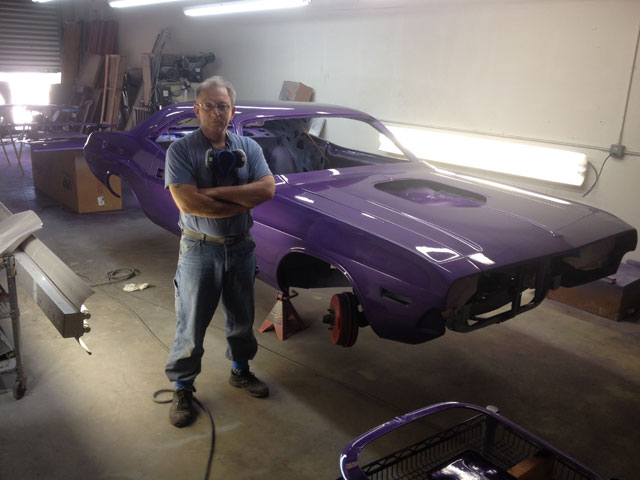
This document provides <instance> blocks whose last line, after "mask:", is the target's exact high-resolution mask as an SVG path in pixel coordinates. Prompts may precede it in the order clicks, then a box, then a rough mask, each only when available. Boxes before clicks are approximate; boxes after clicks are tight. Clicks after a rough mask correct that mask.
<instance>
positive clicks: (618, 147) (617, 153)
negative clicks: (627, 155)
mask: <svg viewBox="0 0 640 480" xmlns="http://www.w3.org/2000/svg"><path fill="white" fill-rule="evenodd" d="M624 149H625V146H624V145H622V144H619V143H612V144H611V146H610V147H609V154H610V155H611V156H612V157H616V158H622V157H624Z"/></svg>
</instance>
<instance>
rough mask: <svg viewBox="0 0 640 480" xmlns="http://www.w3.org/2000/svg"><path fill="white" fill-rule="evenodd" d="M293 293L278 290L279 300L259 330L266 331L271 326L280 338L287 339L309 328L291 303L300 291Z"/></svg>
mask: <svg viewBox="0 0 640 480" xmlns="http://www.w3.org/2000/svg"><path fill="white" fill-rule="evenodd" d="M292 292H293V293H292V294H290V295H289V294H285V293H284V292H278V301H277V302H276V304H275V305H274V306H273V308H272V309H271V312H269V315H268V316H267V318H265V319H264V321H263V322H262V325H260V328H258V331H259V332H266V331H267V330H270V329H271V328H273V329H275V331H276V336H277V337H278V340H285V339H286V338H288V337H289V336H291V335H293V334H294V333H296V332H298V331H300V330H304V329H305V328H307V326H308V325H306V324H305V323H304V322H303V321H302V319H301V318H300V315H298V312H296V309H295V308H294V306H293V304H292V303H291V299H292V298H294V297H297V296H298V292H296V291H292ZM292 318H293V319H295V323H294V324H292V323H291V322H290V320H291V319H292Z"/></svg>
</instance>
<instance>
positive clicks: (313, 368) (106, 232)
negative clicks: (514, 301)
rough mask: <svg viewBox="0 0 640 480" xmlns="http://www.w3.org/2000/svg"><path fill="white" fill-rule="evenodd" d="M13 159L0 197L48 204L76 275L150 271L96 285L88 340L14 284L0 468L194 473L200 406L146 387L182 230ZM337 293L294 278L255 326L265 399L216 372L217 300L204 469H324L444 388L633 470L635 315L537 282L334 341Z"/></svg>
mask: <svg viewBox="0 0 640 480" xmlns="http://www.w3.org/2000/svg"><path fill="white" fill-rule="evenodd" d="M23 163H24V164H25V174H24V175H22V174H21V172H20V170H19V169H18V167H17V165H16V161H15V158H13V159H12V164H11V165H10V166H9V165H7V164H6V163H5V162H4V159H3V158H0V179H1V181H0V201H2V202H3V203H4V204H5V205H6V206H7V207H8V208H9V209H10V210H11V211H13V212H19V211H23V210H27V209H32V210H34V211H35V212H36V213H37V214H38V215H39V216H40V217H41V219H42V220H43V221H44V229H43V230H42V231H40V232H39V233H38V234H37V236H38V237H39V238H40V239H41V240H43V241H44V242H45V243H46V244H47V245H48V246H49V248H51V249H52V250H53V251H54V252H55V253H56V254H57V255H58V256H59V257H60V258H61V259H63V260H64V261H65V262H66V263H67V264H68V265H69V266H70V267H71V268H72V269H73V270H75V271H76V272H77V273H78V274H79V275H81V276H82V277H84V278H86V280H87V281H88V283H90V284H97V283H102V282H104V281H106V279H105V274H106V273H107V272H109V271H111V270H114V269H117V268H122V267H129V268H134V269H137V270H138V271H139V274H138V275H137V276H136V277H135V279H133V280H132V281H135V282H138V283H142V282H149V283H150V285H151V286H150V288H148V289H146V290H143V291H139V292H134V293H126V292H123V291H122V290H121V287H122V284H115V285H103V286H97V287H95V294H94V295H93V296H91V297H90V298H89V299H88V301H87V303H86V305H87V307H88V309H89V310H90V311H91V314H92V318H91V320H90V324H91V326H92V331H91V332H90V333H89V334H87V335H85V337H84V338H85V341H86V343H87V344H88V346H89V347H90V348H91V349H92V350H93V352H94V353H93V355H91V356H89V355H87V354H86V353H85V352H84V351H83V350H82V349H81V348H80V346H79V345H78V344H77V343H76V342H75V340H73V339H63V338H61V337H60V336H59V335H58V332H57V330H56V329H55V328H54V327H53V326H52V325H51V324H50V323H49V321H48V320H47V319H46V317H45V316H44V315H43V314H42V312H41V311H40V310H39V309H38V307H37V306H36V305H35V304H34V302H33V301H32V300H30V298H29V297H27V295H26V293H25V292H24V291H22V290H21V291H20V295H19V301H20V309H21V310H20V311H21V325H22V346H23V352H24V363H25V366H26V370H27V378H28V387H27V392H26V395H25V396H24V398H22V399H21V400H18V401H16V400H15V399H14V398H13V396H12V394H11V388H12V386H13V379H12V376H11V375H6V376H2V377H0V479H3V480H12V479H20V480H28V479H50V480H54V479H76V478H78V479H80V478H82V479H109V480H125V479H127V480H128V479H174V478H180V479H201V478H204V472H205V467H206V462H207V455H208V452H209V446H210V439H211V426H210V423H209V421H208V419H207V418H206V417H205V415H202V414H201V415H200V416H199V418H198V420H197V421H196V423H195V424H193V425H192V426H190V427H187V428H184V429H177V428H175V427H173V426H171V425H170V424H169V422H168V418H167V417H168V409H169V407H168V405H160V404H156V403H154V402H153V401H152V394H153V392H155V391H156V390H158V389H161V388H168V387H170V384H169V382H168V381H167V380H166V378H165V376H164V371H163V367H164V362H165V360H166V356H167V352H166V348H167V346H168V345H170V344H171V342H172V339H173V332H174V326H175V318H174V311H173V286H172V276H173V273H174V269H175V264H176V257H177V246H178V238H177V237H175V236H173V235H172V234H170V233H168V232H166V231H164V230H162V229H160V228H159V227H157V226H155V225H154V224H152V223H151V222H150V221H149V220H147V219H146V217H145V216H144V214H143V213H142V212H141V210H140V209H139V208H137V206H136V205H135V203H134V201H133V200H132V198H131V197H130V196H127V197H125V203H124V209H123V210H122V211H119V212H113V213H100V214H82V215H80V214H76V213H74V212H72V211H71V210H69V209H67V208H65V207H63V206H61V205H60V204H59V203H57V202H56V201H54V200H53V199H51V198H49V197H47V196H45V195H44V194H42V193H40V192H38V191H36V190H35V189H34V187H33V182H32V177H31V166H30V161H29V158H28V152H26V154H25V156H24V157H23ZM332 293H333V292H330V291H320V290H317V291H312V292H305V291H301V292H300V296H299V297H298V298H296V299H295V300H294V304H295V306H296V307H297V309H298V311H299V313H300V314H301V316H302V317H303V318H304V319H306V321H307V322H308V323H309V324H310V327H309V328H308V329H307V330H304V331H302V332H299V333H298V334H296V335H294V336H293V337H291V338H290V339H288V340H286V341H284V342H280V341H278V340H277V338H276V336H275V335H274V333H273V332H271V333H257V337H258V341H259V343H260V351H259V353H258V356H257V357H256V359H255V361H254V362H253V363H252V367H253V369H254V371H255V372H256V373H257V374H258V376H259V377H260V378H261V379H263V380H264V381H266V382H268V383H269V385H270V387H271V396H270V397H269V398H267V399H254V398H251V397H250V396H248V395H247V394H246V393H245V392H243V391H240V390H238V389H235V388H233V387H231V386H229V385H228V384H227V376H228V372H229V363H228V362H227V360H225V358H224V337H223V322H222V319H221V315H220V314H219V313H216V316H215V318H214V321H213V323H212V326H211V328H210V329H209V333H208V337H207V339H206V345H205V347H206V350H207V352H206V354H205V362H204V369H203V373H202V374H201V375H200V376H199V377H198V382H197V387H198V393H197V396H198V398H199V399H200V400H201V401H202V402H204V403H205V404H206V405H207V406H208V407H209V409H210V410H211V412H212V414H213V419H214V422H215V456H214V461H213V469H212V475H211V478H215V479H221V478H225V479H275V478H277V479H280V480H288V479H291V480H294V479H295V480H299V479H312V478H313V479H316V478H317V479H320V478H321V479H335V478H337V477H338V476H339V472H338V457H339V454H340V451H341V450H342V448H343V447H344V446H345V445H346V444H347V443H348V442H349V441H350V440H352V439H353V438H354V437H356V436H358V435H359V434H361V433H363V432H365V431H367V430H369V429H370V428H372V427H374V426H376V425H379V424H381V423H383V422H385V421H387V420H389V419H391V418H392V417H394V416H396V415H399V414H403V413H406V412H409V411H412V410H414V409H417V408H420V407H424V406H426V405H430V404H433V403H436V402H442V401H450V400H455V401H465V402H470V403H474V404H478V405H483V406H484V405H489V404H492V405H497V406H498V407H500V410H501V413H502V414H503V415H504V416H505V417H507V418H509V419H511V420H513V421H515V422H516V423H518V424H519V425H521V426H523V427H524V428H527V429H529V430H531V431H533V432H535V433H536V434H538V435H539V436H541V437H542V438H544V439H546V440H547V441H549V442H551V443H552V444H553V445H554V446H556V447H557V448H559V449H561V450H563V451H565V452H566V453H568V454H569V455H571V456H573V457H574V458H576V459H577V460H579V461H582V462H584V463H585V464H587V465H589V466H590V467H591V468H592V469H594V470H596V471H597V472H599V473H601V474H602V475H603V476H604V477H614V476H615V477H618V478H621V479H627V480H633V479H637V478H639V477H640V475H639V474H638V472H639V471H640V458H639V456H638V455H637V449H638V445H640V409H639V401H640V326H639V325H638V323H637V322H620V323H615V322H612V321H610V320H606V319H604V318H600V317H597V316H593V315H590V314H587V313H584V312H581V311H578V310H575V309H573V308H571V307H567V306H565V305H562V304H559V303H554V302H553V301H550V300H548V301H546V302H544V303H543V304H542V305H541V306H540V307H539V308H537V309H535V310H533V311H531V312H528V313H527V314H524V315H522V316H520V317H518V318H516V319H513V320H510V321H509V322H507V323H505V324H502V325H496V326H493V327H490V328H487V329H484V330H481V331H478V332H475V333H471V334H458V333H453V332H448V333H447V334H446V335H445V336H444V337H442V338H440V339H437V340H435V341H433V342H430V343H425V344H422V345H417V346H410V345H404V344H400V343H394V342H390V341H386V340H382V339H380V338H378V337H376V336H375V334H373V332H372V331H371V330H370V329H361V331H360V336H359V339H358V342H357V343H356V345H355V346H354V347H353V348H350V349H346V348H342V347H337V346H334V345H333V344H331V342H330V340H329V335H328V332H327V330H326V328H325V326H324V325H323V323H322V322H321V318H322V314H323V313H324V312H325V310H326V308H327V306H328V302H329V298H330V296H331V294H332ZM256 297H257V301H256V310H257V316H256V328H257V327H258V326H259V325H260V323H261V321H262V319H263V318H264V317H265V316H266V315H267V313H268V311H269V309H270V308H271V306H272V305H273V303H274V300H275V291H274V290H273V289H271V288H270V287H268V286H267V285H265V284H263V283H261V282H257V284H256ZM6 325H7V324H6V323H4V324H3V326H4V327H5V330H6ZM434 428H435V427H434ZM426 429H427V426H425V425H424V424H423V425H417V426H416V427H415V428H414V429H413V430H409V431H407V432H406V434H403V435H399V437H402V438H397V439H394V440H393V441H390V442H388V443H390V444H394V445H395V443H398V447H399V446H400V445H399V443H400V442H406V441H409V439H410V438H411V437H416V438H417V437H420V436H426V435H425V433H424V432H425V431H426ZM411 440H413V438H411ZM384 448H385V449H386V448H388V447H387V446H385V447H384ZM387 451H388V450H384V449H383V447H376V448H375V449H373V450H372V451H371V452H370V453H369V455H370V456H371V458H378V457H379V456H382V454H383V453H387Z"/></svg>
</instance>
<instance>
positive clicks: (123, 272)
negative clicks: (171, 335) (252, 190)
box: [82, 268, 216, 480]
mask: <svg viewBox="0 0 640 480" xmlns="http://www.w3.org/2000/svg"><path fill="white" fill-rule="evenodd" d="M137 273H140V272H139V271H138V270H136V269H134V268H118V269H116V270H112V271H110V272H107V278H108V279H109V281H108V282H104V283H97V284H93V285H91V286H92V287H98V286H105V285H110V284H112V283H117V282H121V281H123V280H128V279H129V278H132V277H134V276H135V275H136V274H137ZM82 276H84V275H82ZM85 278H87V277H85ZM103 291H104V292H105V293H106V294H107V295H109V296H110V297H111V298H113V299H114V300H115V301H116V302H118V303H119V304H120V305H122V306H123V307H124V308H125V309H126V310H127V311H128V312H129V313H131V314H132V315H133V316H134V317H136V319H138V321H139V322H140V323H141V324H142V325H143V326H144V328H145V329H146V330H147V331H148V332H149V334H150V335H151V336H152V337H153V338H154V340H155V341H156V342H158V343H159V344H160V346H161V347H162V348H163V349H164V350H165V351H166V352H169V347H168V346H167V345H165V343H164V342H163V341H162V340H161V339H160V337H158V336H157V335H156V334H155V333H154V331H153V330H152V329H151V327H149V325H147V323H146V322H145V321H144V319H143V318H142V317H141V316H140V315H138V313H137V312H136V311H135V310H134V309H133V308H131V307H130V306H129V305H127V304H126V303H124V302H123V301H122V300H120V299H118V298H116V297H115V296H114V295H112V294H111V293H109V292H108V291H106V290H103ZM142 300H144V299H142ZM145 301H147V300H145ZM147 303H151V304H153V305H158V304H156V303H153V302H148V301H147ZM158 306H161V305H158ZM163 308H164V307H163ZM167 310H168V309H167ZM163 393H171V394H173V390H171V389H167V388H163V389H160V390H157V391H155V392H154V393H153V395H152V399H153V401H154V402H155V403H171V402H172V398H171V399H162V400H160V399H159V398H158V396H159V395H160V394H163ZM193 400H194V401H195V402H196V404H197V405H198V406H199V407H200V409H201V410H202V411H203V412H205V413H206V414H207V416H208V417H209V424H210V425H211V445H210V447H209V458H208V459H207V468H206V471H205V475H204V479H205V480H209V477H210V476H211V467H212V465H213V453H214V452H215V447H216V425H215V423H214V421H213V415H211V412H210V411H209V409H208V408H207V406H206V405H205V404H204V403H203V402H201V401H200V400H198V398H197V397H196V396H195V395H194V396H193Z"/></svg>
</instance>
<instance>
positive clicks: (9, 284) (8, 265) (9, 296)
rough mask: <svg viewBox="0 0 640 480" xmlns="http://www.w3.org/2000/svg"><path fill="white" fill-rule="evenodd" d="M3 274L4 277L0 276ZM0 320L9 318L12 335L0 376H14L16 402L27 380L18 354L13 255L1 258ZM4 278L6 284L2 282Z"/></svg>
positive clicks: (18, 321) (18, 339) (16, 296)
mask: <svg viewBox="0 0 640 480" xmlns="http://www.w3.org/2000/svg"><path fill="white" fill-rule="evenodd" d="M2 272H4V275H2ZM0 275H1V276H0V319H2V318H11V330H12V333H13V349H12V350H11V351H9V352H7V353H6V354H5V356H6V358H5V359H4V360H3V361H1V362H0V375H7V374H10V373H15V374H16V381H15V384H14V385H13V396H14V398H15V399H16V400H19V399H21V398H22V397H23V396H24V392H25V391H26V390H27V379H26V376H25V374H24V367H23V365H22V354H21V352H20V310H19V309H18V293H17V290H16V265H15V258H14V257H13V255H6V256H3V257H2V262H0ZM4 277H6V284H5V282H4V280H5V278H4Z"/></svg>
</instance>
